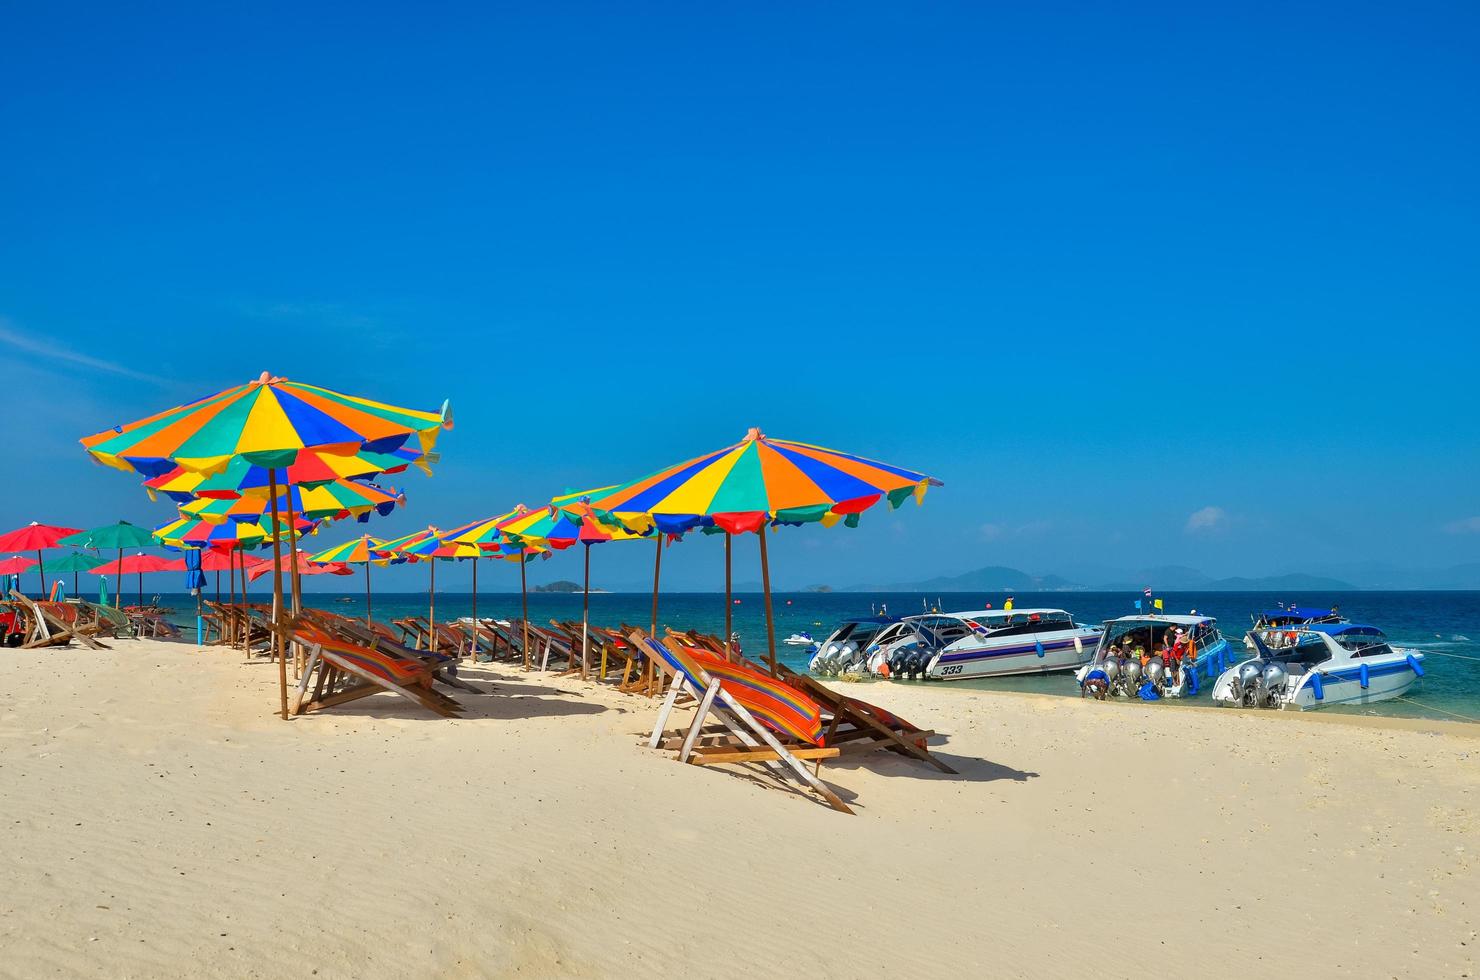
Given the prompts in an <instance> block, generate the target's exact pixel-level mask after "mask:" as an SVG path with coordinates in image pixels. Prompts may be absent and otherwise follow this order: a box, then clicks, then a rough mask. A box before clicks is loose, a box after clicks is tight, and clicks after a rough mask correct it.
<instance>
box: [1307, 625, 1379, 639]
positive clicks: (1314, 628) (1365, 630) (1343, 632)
mask: <svg viewBox="0 0 1480 980" xmlns="http://www.w3.org/2000/svg"><path fill="white" fill-rule="evenodd" d="M1301 629H1303V630H1306V631H1308V632H1311V633H1325V634H1326V635H1327V636H1379V637H1380V636H1382V635H1383V632H1382V630H1380V629H1378V628H1377V627H1376V626H1363V625H1362V624H1360V623H1311V624H1310V625H1309V626H1302V627H1301Z"/></svg>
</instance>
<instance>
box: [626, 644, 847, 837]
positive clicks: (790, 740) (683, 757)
mask: <svg viewBox="0 0 1480 980" xmlns="http://www.w3.org/2000/svg"><path fill="white" fill-rule="evenodd" d="M628 640H629V642H631V643H632V645H633V646H635V647H637V648H638V649H640V650H642V651H644V652H645V653H646V655H647V656H648V658H649V659H650V660H651V662H652V663H653V665H654V666H655V667H656V668H658V669H659V670H661V671H663V672H664V673H665V674H667V675H668V676H670V677H672V679H673V683H672V685H671V686H670V687H669V693H668V696H667V698H665V699H664V701H663V706H662V708H661V709H660V711H659V713H658V719H657V722H656V723H655V724H654V725H653V734H652V736H651V738H649V740H648V744H649V745H650V746H652V747H653V748H658V747H660V746H663V745H665V744H671V742H669V740H668V739H667V738H666V735H667V733H666V732H665V730H664V726H665V725H666V724H667V723H668V718H669V716H670V715H671V714H672V712H673V709H674V708H675V706H676V704H677V701H678V698H679V695H680V694H686V695H688V696H689V697H692V698H695V699H696V700H697V701H698V707H697V708H696V709H695V713H694V720H693V722H692V723H691V724H690V725H689V727H688V729H687V730H686V731H685V733H684V735H683V740H682V742H680V743H679V745H678V749H679V752H678V758H679V760H680V761H682V762H688V763H692V764H694V765H701V766H702V765H719V764H724V763H762V764H766V765H769V766H776V767H779V768H780V769H781V770H782V771H783V772H789V773H790V774H791V775H792V776H793V777H794V778H796V779H797V780H798V781H799V782H800V783H802V784H803V786H805V787H807V788H810V789H812V790H814V791H815V792H816V793H817V794H818V795H819V796H821V797H822V798H823V800H825V801H826V802H827V804H828V805H829V806H831V807H832V808H833V809H835V810H838V811H840V812H842V813H852V812H853V811H852V810H851V809H849V807H848V805H847V804H846V803H844V802H843V800H842V799H841V798H840V797H839V796H838V795H837V794H836V793H835V792H833V791H832V790H831V789H830V788H828V786H827V784H826V783H824V782H823V781H822V780H821V779H820V778H819V777H818V775H817V774H816V773H815V772H813V771H809V770H808V769H807V767H806V766H805V765H804V764H803V760H806V759H810V760H813V761H815V762H816V763H817V765H818V767H819V768H820V766H821V762H822V760H823V759H831V758H836V757H837V755H838V750H837V749H835V748H830V747H828V746H826V745H825V744H824V735H823V732H822V711H821V709H820V707H819V706H818V705H817V704H816V703H815V702H813V701H811V700H810V699H808V698H807V697H806V696H805V695H802V694H800V692H798V691H796V690H795V689H793V688H789V687H787V685H785V684H782V683H780V682H779V681H776V680H775V679H774V678H771V677H767V676H765V675H763V674H760V673H758V672H756V671H753V670H751V669H750V668H748V667H742V666H738V665H735V664H727V663H725V662H724V661H723V660H720V659H718V658H714V657H712V656H710V655H708V654H701V653H698V652H696V651H693V650H689V649H675V648H673V647H671V646H669V645H667V644H664V643H662V642H660V641H658V640H657V639H655V638H654V637H651V636H649V635H648V634H647V633H645V632H643V631H642V630H639V629H633V630H632V631H631V632H630V633H629V634H628ZM713 723H718V726H720V728H722V730H723V734H721V735H720V736H719V737H718V738H716V737H715V735H714V734H712V731H713V729H712V727H711V726H712V725H713ZM778 735H780V736H781V737H778Z"/></svg>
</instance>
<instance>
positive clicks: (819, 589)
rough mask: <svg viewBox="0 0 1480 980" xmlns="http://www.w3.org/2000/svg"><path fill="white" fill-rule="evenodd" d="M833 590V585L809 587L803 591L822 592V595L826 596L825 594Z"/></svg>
mask: <svg viewBox="0 0 1480 980" xmlns="http://www.w3.org/2000/svg"><path fill="white" fill-rule="evenodd" d="M832 590H833V587H832V586H831V585H809V586H807V587H806V588H805V589H803V590H802V591H803V592H821V593H824V594H825V593H828V592H831V591H832Z"/></svg>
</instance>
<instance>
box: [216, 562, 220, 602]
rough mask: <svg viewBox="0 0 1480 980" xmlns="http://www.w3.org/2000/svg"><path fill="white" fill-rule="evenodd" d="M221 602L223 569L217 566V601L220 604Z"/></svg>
mask: <svg viewBox="0 0 1480 980" xmlns="http://www.w3.org/2000/svg"><path fill="white" fill-rule="evenodd" d="M220 602H221V569H220V567H219V566H218V567H217V568H216V603H217V604H218V605H219V604H220Z"/></svg>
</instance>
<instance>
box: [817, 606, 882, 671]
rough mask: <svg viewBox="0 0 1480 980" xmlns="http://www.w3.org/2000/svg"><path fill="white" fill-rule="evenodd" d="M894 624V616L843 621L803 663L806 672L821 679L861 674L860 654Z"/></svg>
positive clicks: (862, 658) (862, 657) (864, 617)
mask: <svg viewBox="0 0 1480 980" xmlns="http://www.w3.org/2000/svg"><path fill="white" fill-rule="evenodd" d="M898 622H899V619H898V617H895V616H859V617H857V618H854V619H845V620H843V622H842V623H841V624H839V626H838V628H837V629H835V630H833V631H832V633H831V634H829V635H828V637H827V639H825V640H823V641H822V642H821V643H819V644H817V652H816V653H814V654H812V659H811V660H809V661H808V662H807V669H808V670H810V671H811V672H812V673H814V674H823V675H830V674H852V673H861V672H862V670H863V662H864V651H865V650H867V649H868V648H869V645H870V644H872V643H873V642H874V639H875V637H877V636H878V635H879V632H880V631H881V630H883V629H884V628H885V627H888V626H891V625H893V624H895V623H898Z"/></svg>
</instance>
